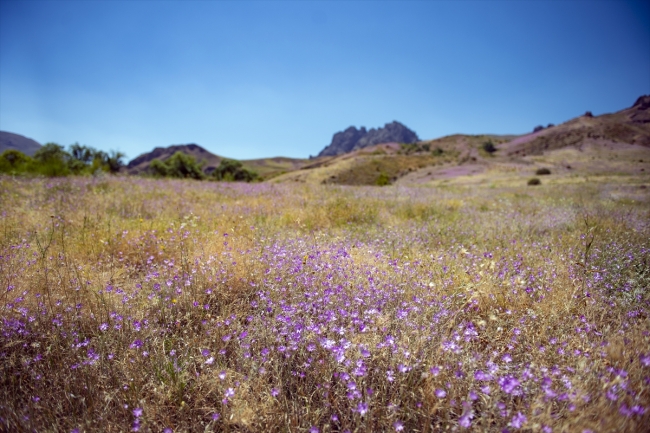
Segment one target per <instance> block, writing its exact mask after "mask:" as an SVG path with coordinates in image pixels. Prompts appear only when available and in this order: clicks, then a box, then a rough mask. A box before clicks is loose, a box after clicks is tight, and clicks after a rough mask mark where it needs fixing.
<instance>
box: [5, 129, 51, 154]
mask: <svg viewBox="0 0 650 433" xmlns="http://www.w3.org/2000/svg"><path fill="white" fill-rule="evenodd" d="M40 148H41V144H40V143H39V142H37V141H35V140H32V139H31V138H27V137H24V136H22V135H19V134H14V133H12V132H7V131H0V153H2V152H4V151H5V150H9V149H15V150H18V151H20V152H22V153H24V154H25V155H29V156H32V155H34V153H35V152H36V151H37V150H38V149H40Z"/></svg>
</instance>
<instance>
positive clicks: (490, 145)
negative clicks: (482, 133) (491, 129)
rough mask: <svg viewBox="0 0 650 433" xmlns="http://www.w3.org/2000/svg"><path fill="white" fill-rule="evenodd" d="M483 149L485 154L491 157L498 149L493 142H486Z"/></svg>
mask: <svg viewBox="0 0 650 433" xmlns="http://www.w3.org/2000/svg"><path fill="white" fill-rule="evenodd" d="M481 147H482V149H483V150H484V151H485V152H487V153H488V154H490V155H491V154H493V153H494V152H496V151H497V148H496V146H494V143H493V142H492V140H488V141H486V142H484V143H483V145H482V146H481Z"/></svg>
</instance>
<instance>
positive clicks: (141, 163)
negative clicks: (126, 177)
mask: <svg viewBox="0 0 650 433" xmlns="http://www.w3.org/2000/svg"><path fill="white" fill-rule="evenodd" d="M176 152H183V153H185V154H187V155H190V156H193V157H194V158H195V159H196V161H197V162H199V164H203V171H205V172H206V173H210V172H212V171H213V170H214V169H215V168H217V167H218V166H219V163H220V162H221V160H222V159H223V157H221V156H218V155H215V154H214V153H211V152H209V151H208V150H206V149H204V148H203V147H201V146H199V145H198V144H194V143H190V144H175V145H172V146H168V147H156V148H155V149H154V150H152V151H151V152H147V153H143V154H142V155H140V156H138V157H137V158H135V159H133V160H131V161H130V162H129V163H128V165H127V166H126V171H127V172H128V173H129V174H143V173H145V172H146V171H147V169H148V168H149V165H150V164H151V161H153V160H154V159H160V160H161V161H165V160H167V159H168V158H170V157H171V156H172V155H173V154H175V153H176Z"/></svg>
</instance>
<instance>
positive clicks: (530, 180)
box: [528, 177, 542, 185]
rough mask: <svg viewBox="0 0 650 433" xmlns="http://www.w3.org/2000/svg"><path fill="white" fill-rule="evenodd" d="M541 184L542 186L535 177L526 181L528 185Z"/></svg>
mask: <svg viewBox="0 0 650 433" xmlns="http://www.w3.org/2000/svg"><path fill="white" fill-rule="evenodd" d="M541 184H542V181H541V180H539V179H538V178H536V177H534V178H532V179H529V180H528V185H541Z"/></svg>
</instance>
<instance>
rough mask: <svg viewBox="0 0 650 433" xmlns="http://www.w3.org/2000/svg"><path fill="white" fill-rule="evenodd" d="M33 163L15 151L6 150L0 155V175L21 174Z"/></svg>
mask: <svg viewBox="0 0 650 433" xmlns="http://www.w3.org/2000/svg"><path fill="white" fill-rule="evenodd" d="M32 163H33V160H32V158H30V157H29V156H27V155H25V154H24V153H22V152H20V151H18V150H16V149H7V150H5V151H4V152H2V154H1V155H0V173H13V174H17V173H23V172H25V171H27V170H28V169H29V165H30V164H32Z"/></svg>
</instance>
